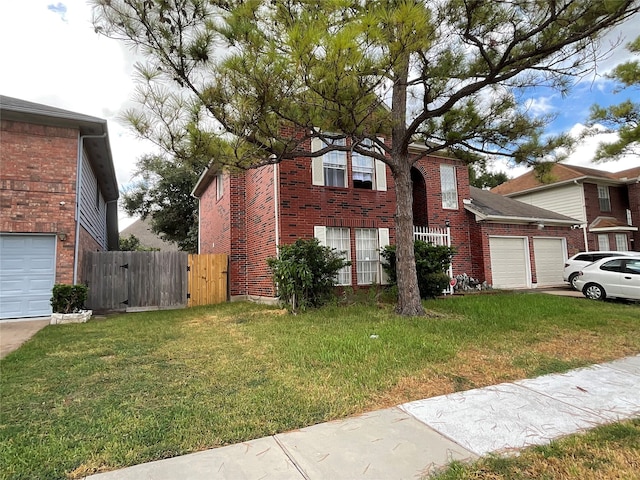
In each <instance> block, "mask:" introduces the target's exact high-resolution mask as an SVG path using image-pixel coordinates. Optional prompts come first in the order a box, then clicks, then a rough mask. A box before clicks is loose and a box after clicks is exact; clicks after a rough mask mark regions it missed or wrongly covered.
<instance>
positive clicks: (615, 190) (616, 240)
mask: <svg viewBox="0 0 640 480" xmlns="http://www.w3.org/2000/svg"><path fill="white" fill-rule="evenodd" d="M549 177H550V181H547V182H546V183H543V182H541V181H540V180H539V179H538V178H537V177H536V175H535V174H534V172H528V173H526V174H524V175H521V176H520V177H517V178H514V179H513V180H509V181H508V182H505V183H503V184H502V185H499V186H497V187H495V188H494V189H492V191H493V192H495V193H499V194H500V195H504V196H507V197H509V198H513V199H516V200H518V201H520V202H524V203H527V204H529V205H535V206H538V207H541V208H545V209H547V210H551V211H554V212H557V213H560V214H563V215H566V216H569V217H573V218H576V219H578V220H579V221H580V225H581V228H582V234H583V239H582V242H581V244H580V245H579V247H578V248H577V249H576V251H581V250H585V251H591V250H640V234H639V232H638V226H639V224H640V167H635V168H631V169H628V170H624V171H621V172H616V173H610V172H605V171H602V170H596V169H594V168H586V167H577V166H574V165H564V164H555V165H553V167H552V168H551V171H550V175H549ZM573 253H576V252H569V254H570V255H572V254H573Z"/></svg>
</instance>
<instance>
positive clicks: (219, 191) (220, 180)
mask: <svg viewBox="0 0 640 480" xmlns="http://www.w3.org/2000/svg"><path fill="white" fill-rule="evenodd" d="M223 195H224V175H223V174H222V172H219V173H218V174H217V175H216V199H217V200H220V199H221V198H222V196H223Z"/></svg>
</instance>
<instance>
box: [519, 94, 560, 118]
mask: <svg viewBox="0 0 640 480" xmlns="http://www.w3.org/2000/svg"><path fill="white" fill-rule="evenodd" d="M555 97H557V95H550V96H547V97H536V98H529V99H527V100H525V102H524V108H525V109H526V110H527V111H528V112H529V113H531V114H532V115H534V116H541V115H546V114H548V113H552V112H553V111H554V110H555V109H556V108H557V106H556V104H555V103H554V102H555Z"/></svg>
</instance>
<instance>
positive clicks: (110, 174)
mask: <svg viewBox="0 0 640 480" xmlns="http://www.w3.org/2000/svg"><path fill="white" fill-rule="evenodd" d="M0 118H1V119H2V120H8V121H15V122H24V123H32V124H37V125H45V126H52V127H62V128H73V129H77V130H78V131H79V134H80V135H81V136H85V138H84V139H83V141H82V145H83V147H84V149H85V150H86V152H87V158H88V160H89V163H90V164H91V168H93V171H94V172H95V173H96V177H97V179H98V183H99V184H100V190H101V191H102V195H103V197H104V199H105V201H106V202H113V201H115V200H117V199H118V198H119V196H120V191H119V189H118V180H117V179H116V172H115V169H114V166H113V157H112V155H111V145H110V143H109V130H108V128H107V121H106V120H104V119H102V118H98V117H92V116H90V115H84V114H82V113H76V112H70V111H69V110H63V109H61V108H56V107H50V106H48V105H42V104H40V103H34V102H28V101H26V100H20V99H19V98H13V97H7V96H5V95H0ZM107 205H108V208H107V236H108V239H107V243H108V245H109V248H111V249H117V248H118V213H117V208H115V207H114V208H109V206H110V205H111V203H107Z"/></svg>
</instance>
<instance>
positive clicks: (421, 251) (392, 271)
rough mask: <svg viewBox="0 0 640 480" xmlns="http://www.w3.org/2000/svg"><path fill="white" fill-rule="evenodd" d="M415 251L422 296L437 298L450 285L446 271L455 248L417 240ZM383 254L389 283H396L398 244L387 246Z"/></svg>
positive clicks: (383, 263)
mask: <svg viewBox="0 0 640 480" xmlns="http://www.w3.org/2000/svg"><path fill="white" fill-rule="evenodd" d="M413 251H414V254H415V257H416V271H417V273H418V288H419V290H420V298H435V297H436V296H438V295H440V294H441V293H442V291H443V290H444V289H445V288H447V286H448V285H449V280H451V279H450V278H449V275H447V274H446V273H445V272H446V271H447V269H448V268H449V265H450V264H451V257H452V256H453V255H454V254H455V249H454V248H452V247H446V246H442V245H433V244H432V243H428V242H424V241H422V240H416V242H415V243H414V246H413ZM381 255H382V258H383V262H382V268H383V269H384V271H385V272H386V273H387V275H388V276H389V283H390V284H392V285H396V284H397V275H396V246H395V245H389V246H386V247H385V248H384V249H383V250H382V252H381Z"/></svg>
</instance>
